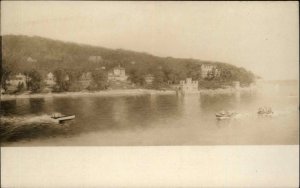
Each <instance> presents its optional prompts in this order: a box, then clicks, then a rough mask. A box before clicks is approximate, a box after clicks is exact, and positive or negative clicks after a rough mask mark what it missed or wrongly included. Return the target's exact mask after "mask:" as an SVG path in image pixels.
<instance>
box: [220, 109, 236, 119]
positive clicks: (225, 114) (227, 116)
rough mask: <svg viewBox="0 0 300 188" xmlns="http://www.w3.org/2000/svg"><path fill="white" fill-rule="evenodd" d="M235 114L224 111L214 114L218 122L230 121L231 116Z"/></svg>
mask: <svg viewBox="0 0 300 188" xmlns="http://www.w3.org/2000/svg"><path fill="white" fill-rule="evenodd" d="M236 114H237V113H236V112H225V111H221V112H218V113H216V118H217V119H218V120H222V119H230V118H232V117H233V116H235V115H236Z"/></svg>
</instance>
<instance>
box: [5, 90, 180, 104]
mask: <svg viewBox="0 0 300 188" xmlns="http://www.w3.org/2000/svg"><path fill="white" fill-rule="evenodd" d="M145 94H150V95H154V94H156V95H157V94H159V95H170V94H176V91H173V90H167V91H161V90H148V89H126V90H104V91H95V92H93V91H88V92H86V91H84V92H62V93H36V94H19V95H8V94H5V95H1V101H7V100H15V99H27V98H52V97H76V96H78V97H82V96H128V95H129V96H130V95H145Z"/></svg>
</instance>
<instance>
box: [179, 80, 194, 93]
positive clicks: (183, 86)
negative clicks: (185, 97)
mask: <svg viewBox="0 0 300 188" xmlns="http://www.w3.org/2000/svg"><path fill="white" fill-rule="evenodd" d="M179 90H180V91H182V92H185V93H193V92H198V81H193V80H192V78H187V79H186V80H181V81H180V83H179Z"/></svg>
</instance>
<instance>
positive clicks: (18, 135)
mask: <svg viewBox="0 0 300 188" xmlns="http://www.w3.org/2000/svg"><path fill="white" fill-rule="evenodd" d="M0 120H1V125H0V137H1V138H0V139H1V142H12V141H19V140H23V139H32V138H38V137H52V136H55V135H59V134H66V133H67V129H68V127H69V126H68V124H66V125H64V126H61V125H59V124H58V123H57V122H56V121H55V120H53V119H52V118H51V117H50V116H48V115H40V116H4V117H1V118H0Z"/></svg>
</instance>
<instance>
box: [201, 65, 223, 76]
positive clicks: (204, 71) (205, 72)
mask: <svg viewBox="0 0 300 188" xmlns="http://www.w3.org/2000/svg"><path fill="white" fill-rule="evenodd" d="M220 74H221V71H220V70H219V69H218V68H217V66H216V65H211V64H202V65H201V78H202V79H205V78H213V77H219V76H220Z"/></svg>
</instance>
